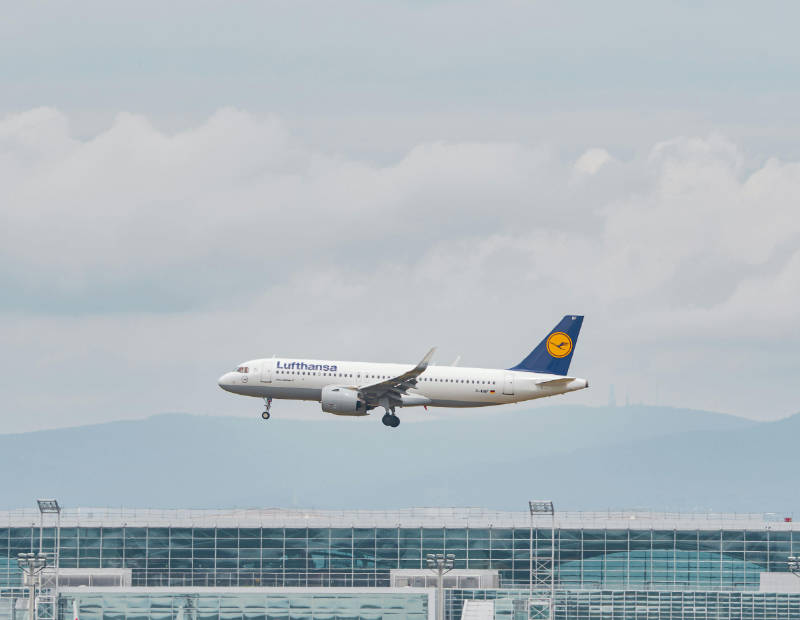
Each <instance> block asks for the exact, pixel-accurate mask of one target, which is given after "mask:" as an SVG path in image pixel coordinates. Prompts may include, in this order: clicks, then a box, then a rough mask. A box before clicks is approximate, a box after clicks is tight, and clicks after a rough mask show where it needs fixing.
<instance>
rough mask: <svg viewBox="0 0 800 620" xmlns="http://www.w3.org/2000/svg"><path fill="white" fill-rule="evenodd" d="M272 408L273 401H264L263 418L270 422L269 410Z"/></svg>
mask: <svg viewBox="0 0 800 620" xmlns="http://www.w3.org/2000/svg"><path fill="white" fill-rule="evenodd" d="M271 408H272V399H271V398H265V399H264V411H263V412H262V413H261V417H262V418H264V419H265V420H269V410H270V409H271Z"/></svg>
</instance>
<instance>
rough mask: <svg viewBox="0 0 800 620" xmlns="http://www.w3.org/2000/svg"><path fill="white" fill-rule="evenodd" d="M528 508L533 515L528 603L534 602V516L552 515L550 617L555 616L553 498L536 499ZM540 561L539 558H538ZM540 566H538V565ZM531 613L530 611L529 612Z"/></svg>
mask: <svg viewBox="0 0 800 620" xmlns="http://www.w3.org/2000/svg"><path fill="white" fill-rule="evenodd" d="M528 510H529V511H530V515H531V528H530V530H531V531H530V575H529V581H528V596H529V598H528V605H529V606H530V604H531V603H532V602H533V572H534V571H533V564H534V562H533V518H534V516H535V515H550V603H549V609H548V617H550V618H552V617H553V595H554V594H555V580H556V569H555V560H556V511H555V507H554V506H553V502H552V500H549V499H536V500H531V501H529V502H528ZM537 563H538V560H537ZM537 568H538V567H537ZM529 613H530V612H529Z"/></svg>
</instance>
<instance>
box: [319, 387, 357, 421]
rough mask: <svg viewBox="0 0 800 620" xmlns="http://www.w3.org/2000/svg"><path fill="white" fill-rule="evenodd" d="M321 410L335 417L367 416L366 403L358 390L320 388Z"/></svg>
mask: <svg viewBox="0 0 800 620" xmlns="http://www.w3.org/2000/svg"><path fill="white" fill-rule="evenodd" d="M321 400H322V410H323V411H324V412H326V413H333V414H335V415H367V413H368V412H367V403H366V402H364V399H363V398H361V395H360V394H359V393H358V390H354V389H351V388H346V387H340V386H338V385H326V386H325V387H324V388H322V398H321Z"/></svg>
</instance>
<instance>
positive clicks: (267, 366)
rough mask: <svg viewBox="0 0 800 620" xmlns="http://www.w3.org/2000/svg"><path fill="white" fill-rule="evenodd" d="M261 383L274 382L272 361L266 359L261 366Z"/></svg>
mask: <svg viewBox="0 0 800 620" xmlns="http://www.w3.org/2000/svg"><path fill="white" fill-rule="evenodd" d="M261 383H272V361H265V362H264V364H263V366H261Z"/></svg>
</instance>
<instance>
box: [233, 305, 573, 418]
mask: <svg viewBox="0 0 800 620" xmlns="http://www.w3.org/2000/svg"><path fill="white" fill-rule="evenodd" d="M582 324H583V317H582V316H580V315H567V316H565V317H564V318H563V319H561V321H560V322H559V323H558V325H556V326H555V327H554V328H553V329H552V330H551V331H550V333H549V334H547V336H545V338H544V339H543V340H542V341H541V342H540V343H539V344H538V345H537V346H536V348H535V349H533V351H531V352H530V354H528V356H527V357H526V358H525V359H523V360H522V361H521V362H520V363H519V364H517V365H516V366H512V367H511V368H508V369H505V370H503V369H495V368H461V367H459V366H455V365H454V366H436V365H432V364H430V360H431V357H433V352H434V351H435V350H436V349H435V347H434V348H433V349H431V350H430V351H428V353H427V354H426V355H425V357H423V358H422V360H421V361H420V362H419V363H418V364H417V365H416V366H410V365H408V364H382V363H372V362H340V361H330V360H292V361H287V360H284V359H276V358H271V359H269V358H261V359H255V360H251V361H249V362H243V363H242V364H240V365H238V366H237V367H236V368H235V369H234V370H232V371H231V372H226V373H225V374H224V375H222V376H221V377H220V378H219V381H218V383H219V386H220V387H221V388H222V389H223V390H225V391H227V392H232V393H234V394H241V395H243V396H252V397H255V398H262V399H264V403H265V410H264V412H263V413H262V414H261V416H262V417H263V418H264V419H265V420H268V419H269V417H270V408H271V406H272V401H273V399H275V398H277V399H286V400H310V401H316V402H319V403H321V405H322V410H323V411H324V412H326V413H332V414H334V415H348V416H362V415H368V414H369V413H370V411H372V410H373V409H375V408H376V407H381V408H382V409H383V411H384V414H383V418H382V420H383V423H384V424H385V425H386V426H389V427H392V428H394V427H397V426H398V425H399V424H400V418H399V417H398V415H397V409H398V408H402V407H419V406H424V407H426V408H427V407H429V406H430V407H487V406H490V405H504V404H508V403H518V402H522V401H526V400H533V399H535V398H544V397H546V396H556V395H558V394H565V393H567V392H574V391H576V390H582V389H584V388H588V387H589V381H587V380H586V379H579V378H577V377H572V376H570V375H568V372H569V366H570V362H571V361H572V355H573V354H574V353H575V347H576V345H577V344H578V334H580V331H581V325H582Z"/></svg>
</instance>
